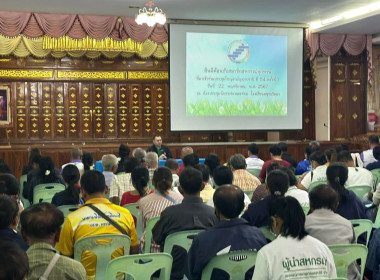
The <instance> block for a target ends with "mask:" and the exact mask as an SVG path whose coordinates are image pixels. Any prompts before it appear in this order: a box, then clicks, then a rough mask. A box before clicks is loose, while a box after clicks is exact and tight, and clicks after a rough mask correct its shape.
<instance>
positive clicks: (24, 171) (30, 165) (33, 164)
mask: <svg viewBox="0 0 380 280" xmlns="http://www.w3.org/2000/svg"><path fill="white" fill-rule="evenodd" d="M36 156H37V157H36ZM34 157H36V159H35V160H33V158H34ZM40 160H41V151H40V149H38V148H33V149H30V151H29V162H28V165H25V166H24V167H23V168H22V175H27V174H28V173H29V172H30V171H32V170H33V169H37V168H38V167H39V163H40Z"/></svg>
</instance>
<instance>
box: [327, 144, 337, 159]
mask: <svg viewBox="0 0 380 280" xmlns="http://www.w3.org/2000/svg"><path fill="white" fill-rule="evenodd" d="M325 156H326V160H327V161H328V162H330V163H333V162H336V156H337V152H336V149H335V147H331V148H329V149H327V150H326V151H325Z"/></svg>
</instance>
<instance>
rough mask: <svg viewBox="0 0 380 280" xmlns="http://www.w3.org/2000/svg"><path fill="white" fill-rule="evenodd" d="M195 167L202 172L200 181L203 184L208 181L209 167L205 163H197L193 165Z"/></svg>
mask: <svg viewBox="0 0 380 280" xmlns="http://www.w3.org/2000/svg"><path fill="white" fill-rule="evenodd" d="M194 168H195V169H198V170H199V171H200V172H201V173H202V181H203V185H204V186H205V185H206V184H207V183H208V181H210V168H208V166H207V165H205V164H197V165H195V166H194Z"/></svg>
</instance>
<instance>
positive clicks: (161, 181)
mask: <svg viewBox="0 0 380 280" xmlns="http://www.w3.org/2000/svg"><path fill="white" fill-rule="evenodd" d="M152 182H153V186H154V187H155V188H156V190H158V191H159V192H160V193H166V192H167V191H168V190H169V189H171V187H172V183H173V175H172V172H171V171H170V169H169V168H167V167H165V166H161V167H159V168H157V169H156V170H154V173H153V179H152Z"/></svg>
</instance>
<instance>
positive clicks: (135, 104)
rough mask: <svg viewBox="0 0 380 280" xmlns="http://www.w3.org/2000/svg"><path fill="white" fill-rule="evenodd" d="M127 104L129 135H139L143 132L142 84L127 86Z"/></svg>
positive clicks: (134, 136)
mask: <svg viewBox="0 0 380 280" xmlns="http://www.w3.org/2000/svg"><path fill="white" fill-rule="evenodd" d="M129 89H130V95H129V101H130V102H129V104H131V105H130V108H131V109H130V116H131V117H130V119H129V123H130V125H129V126H130V128H131V129H130V133H129V134H130V137H132V138H136V137H141V136H142V135H143V134H142V132H143V130H142V123H143V118H144V113H145V112H143V110H142V103H143V99H142V85H141V84H131V85H130V86H129Z"/></svg>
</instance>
